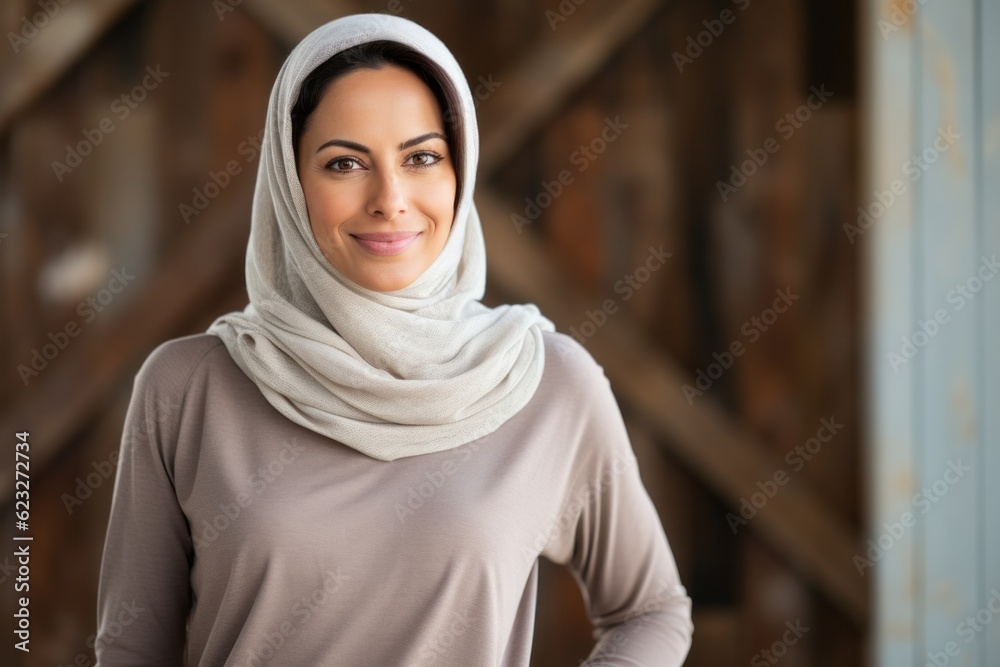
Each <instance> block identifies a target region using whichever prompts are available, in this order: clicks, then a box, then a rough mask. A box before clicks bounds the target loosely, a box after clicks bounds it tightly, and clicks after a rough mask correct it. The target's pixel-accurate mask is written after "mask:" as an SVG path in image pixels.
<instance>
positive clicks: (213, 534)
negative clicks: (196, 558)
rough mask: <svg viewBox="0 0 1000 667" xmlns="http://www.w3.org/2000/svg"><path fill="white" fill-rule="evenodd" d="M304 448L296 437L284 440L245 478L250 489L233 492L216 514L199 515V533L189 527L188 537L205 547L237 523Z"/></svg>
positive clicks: (197, 545) (221, 504) (199, 545)
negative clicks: (273, 454) (234, 495)
mask: <svg viewBox="0 0 1000 667" xmlns="http://www.w3.org/2000/svg"><path fill="white" fill-rule="evenodd" d="M304 451H305V447H304V446H302V445H300V444H299V442H298V440H296V439H295V438H292V439H291V440H290V441H285V444H284V446H283V447H282V448H281V451H280V453H279V454H278V455H277V456H275V457H274V458H273V459H271V461H269V462H268V463H267V465H262V466H261V467H259V468H258V469H257V470H256V471H255V472H254V473H253V474H251V475H250V477H249V478H248V479H247V483H246V485H247V487H249V491H242V492H240V493H238V494H236V498H235V499H233V501H231V502H228V503H219V510H220V512H219V513H218V514H216V515H215V516H213V517H212V518H211V520H209V519H202V521H201V534H200V535H196V534H195V532H194V529H192V531H191V537H192V541H193V542H194V545H195V546H196V547H200V548H202V549H204V548H207V547H208V545H210V544H211V543H213V542H215V541H216V540H217V539H219V536H220V535H222V533H224V532H225V531H226V530H227V529H228V528H229V527H230V526H232V525H233V524H234V523H236V521H237V520H238V519H239V518H240V517H241V516H242V515H243V513H244V511H245V510H246V509H247V508H248V507H250V505H252V504H253V501H254V498H255V497H256V496H259V495H260V494H261V493H263V492H264V490H265V489H267V487H268V486H270V485H271V484H274V482H275V481H277V480H278V478H279V477H281V475H282V474H283V473H284V472H285V468H287V467H288V466H289V465H291V464H292V463H294V462H295V461H297V460H298V459H299V457H300V456H302V452H304Z"/></svg>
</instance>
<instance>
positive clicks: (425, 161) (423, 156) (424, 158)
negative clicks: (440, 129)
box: [406, 151, 444, 169]
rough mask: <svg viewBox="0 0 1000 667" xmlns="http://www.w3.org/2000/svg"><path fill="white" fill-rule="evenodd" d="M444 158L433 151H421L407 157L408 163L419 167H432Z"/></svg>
mask: <svg viewBox="0 0 1000 667" xmlns="http://www.w3.org/2000/svg"><path fill="white" fill-rule="evenodd" d="M443 159H444V158H443V157H441V156H440V155H438V154H437V153H434V152H432V151H420V152H419V153H414V154H413V155H411V156H410V157H408V158H407V159H406V162H407V164H409V165H410V166H412V167H416V168H418V169H426V168H427V167H431V166H433V165H435V164H437V163H438V162H440V161H441V160H443Z"/></svg>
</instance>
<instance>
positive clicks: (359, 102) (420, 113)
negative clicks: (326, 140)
mask: <svg viewBox="0 0 1000 667" xmlns="http://www.w3.org/2000/svg"><path fill="white" fill-rule="evenodd" d="M310 127H311V128H312V129H313V130H315V131H320V132H330V131H333V130H337V131H341V132H354V133H359V134H364V135H366V136H371V135H377V136H386V133H387V132H388V131H390V130H391V131H392V132H391V134H392V136H391V137H386V138H387V139H395V137H396V136H397V135H399V134H403V135H407V136H406V137H405V138H409V133H411V132H413V131H414V130H416V131H417V134H419V133H421V132H428V131H432V130H437V131H441V129H442V127H443V120H442V117H441V109H440V106H439V105H438V102H437V99H436V98H435V97H434V93H433V92H431V89H430V88H429V87H428V86H427V84H426V83H424V82H423V81H422V80H421V79H420V77H418V76H417V75H416V74H414V73H413V72H410V71H409V70H405V69H402V68H400V67H394V66H387V67H384V68H382V69H377V70H375V69H368V68H364V69H358V70H354V71H352V72H349V73H348V74H345V75H344V76H341V77H339V78H338V79H336V80H335V81H333V82H332V83H331V84H330V85H329V86H327V88H326V91H324V93H323V97H322V98H321V99H320V102H319V104H318V105H317V107H316V111H315V113H314V118H313V119H312V123H311V125H310Z"/></svg>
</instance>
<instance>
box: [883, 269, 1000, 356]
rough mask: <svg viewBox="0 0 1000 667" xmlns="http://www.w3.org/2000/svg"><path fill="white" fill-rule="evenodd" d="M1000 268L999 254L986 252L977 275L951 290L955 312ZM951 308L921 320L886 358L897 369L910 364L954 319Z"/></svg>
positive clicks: (948, 297)
mask: <svg viewBox="0 0 1000 667" xmlns="http://www.w3.org/2000/svg"><path fill="white" fill-rule="evenodd" d="M998 272H1000V263H998V262H997V256H996V255H993V256H992V257H990V258H986V257H985V256H984V257H982V258H980V261H979V268H978V269H977V270H976V273H975V275H973V276H971V277H970V278H968V279H967V280H966V281H965V282H962V283H958V284H956V285H955V287H954V288H952V289H951V290H949V291H948V294H947V295H946V296H945V300H946V301H947V302H948V303H949V304H951V307H952V308H951V311H952V312H954V313H957V312H960V311H961V310H962V309H964V308H965V307H966V306H967V305H968V304H969V302H970V301H972V299H974V298H975V296H976V295H977V294H978V293H979V292H980V291H981V290H982V289H983V287H984V286H985V284H986V283H988V282H990V281H991V280H993V278H994V277H995V276H996V275H997V273H998ZM951 314H952V313H951V312H948V310H947V309H946V308H938V309H937V310H935V311H934V315H933V317H929V318H927V319H926V320H920V321H918V322H917V328H916V329H914V330H913V331H912V332H911V333H909V334H908V335H905V336H902V337H901V339H900V347H899V350H898V351H897V350H891V351H889V352H887V353H886V359H887V360H888V362H889V367H890V368H892V372H893V373H898V372H899V368H900V367H901V366H906V365H909V363H910V362H911V361H913V358H914V357H916V356H917V353H918V352H919V351H920V350H922V349H923V348H925V347H927V345H928V344H929V343H930V341H931V340H932V339H933V338H934V337H935V336H937V335H938V334H939V333H941V329H942V328H943V327H944V326H945V325H947V324H948V323H949V322H951Z"/></svg>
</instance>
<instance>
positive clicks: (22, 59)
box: [0, 0, 138, 134]
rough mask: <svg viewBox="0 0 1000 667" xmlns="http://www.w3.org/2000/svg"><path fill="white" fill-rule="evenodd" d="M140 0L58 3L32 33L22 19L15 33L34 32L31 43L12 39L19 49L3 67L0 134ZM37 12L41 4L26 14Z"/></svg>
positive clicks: (33, 6) (84, 0)
mask: <svg viewBox="0 0 1000 667" xmlns="http://www.w3.org/2000/svg"><path fill="white" fill-rule="evenodd" d="M137 1H138V0H89V1H88V0H76V1H75V2H72V3H69V4H66V5H63V4H61V3H55V4H56V5H57V6H58V7H59V10H58V12H55V13H53V15H52V17H51V18H49V19H47V22H45V23H42V21H41V20H39V21H38V23H39V24H41V27H40V28H37V29H36V31H35V32H34V33H32V32H30V29H28V28H27V27H25V26H24V24H23V23H21V24H20V25H18V26H17V29H18V32H16V33H15V34H17V35H18V37H20V36H22V34H21V33H22V32H23V33H24V34H25V35H31V36H30V38H27V37H26V38H25V39H26V40H27V43H22V42H21V41H19V40H16V39H15V40H14V41H15V42H16V44H17V47H18V51H17V52H16V53H14V54H13V56H12V57H11V58H9V59H8V60H7V62H6V64H5V65H4V67H3V68H2V69H0V91H2V93H0V134H4V133H5V132H6V131H7V130H8V129H9V128H10V125H11V122H12V121H13V120H14V118H15V117H16V116H17V115H18V114H20V113H22V112H24V111H25V110H26V109H28V108H30V107H31V106H32V105H33V104H35V103H36V102H37V101H38V100H39V99H41V98H42V97H43V96H44V95H45V94H46V93H47V92H48V91H49V90H50V89H51V88H52V86H53V85H55V83H56V82H57V81H58V80H59V79H60V78H61V77H62V75H63V74H65V73H66V71H67V70H69V68H70V67H72V66H73V65H74V64H76V62H77V60H79V59H80V57H81V56H82V55H83V54H84V53H86V52H87V51H88V50H89V49H90V48H91V47H92V46H93V45H94V44H96V43H97V41H98V40H99V39H101V37H102V36H103V35H104V34H105V33H106V32H107V31H108V30H110V29H111V27H112V26H114V25H115V23H117V22H118V20H119V19H120V18H121V17H122V15H123V14H124V13H125V12H126V11H128V10H129V9H130V8H131V7H132V6H133V5H135V4H136V3H137ZM24 6H26V7H27V6H28V5H24ZM35 14H41V15H42V16H46V14H45V12H43V11H41V10H40V9H39V6H38V5H36V4H31V5H30V9H29V10H28V14H27V17H28V21H29V22H30V21H31V20H32V17H33V16H34V15H35ZM33 27H34V26H33ZM8 37H9V36H8ZM8 41H9V40H8ZM11 48H12V49H13V48H14V45H13V44H12V45H11Z"/></svg>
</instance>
